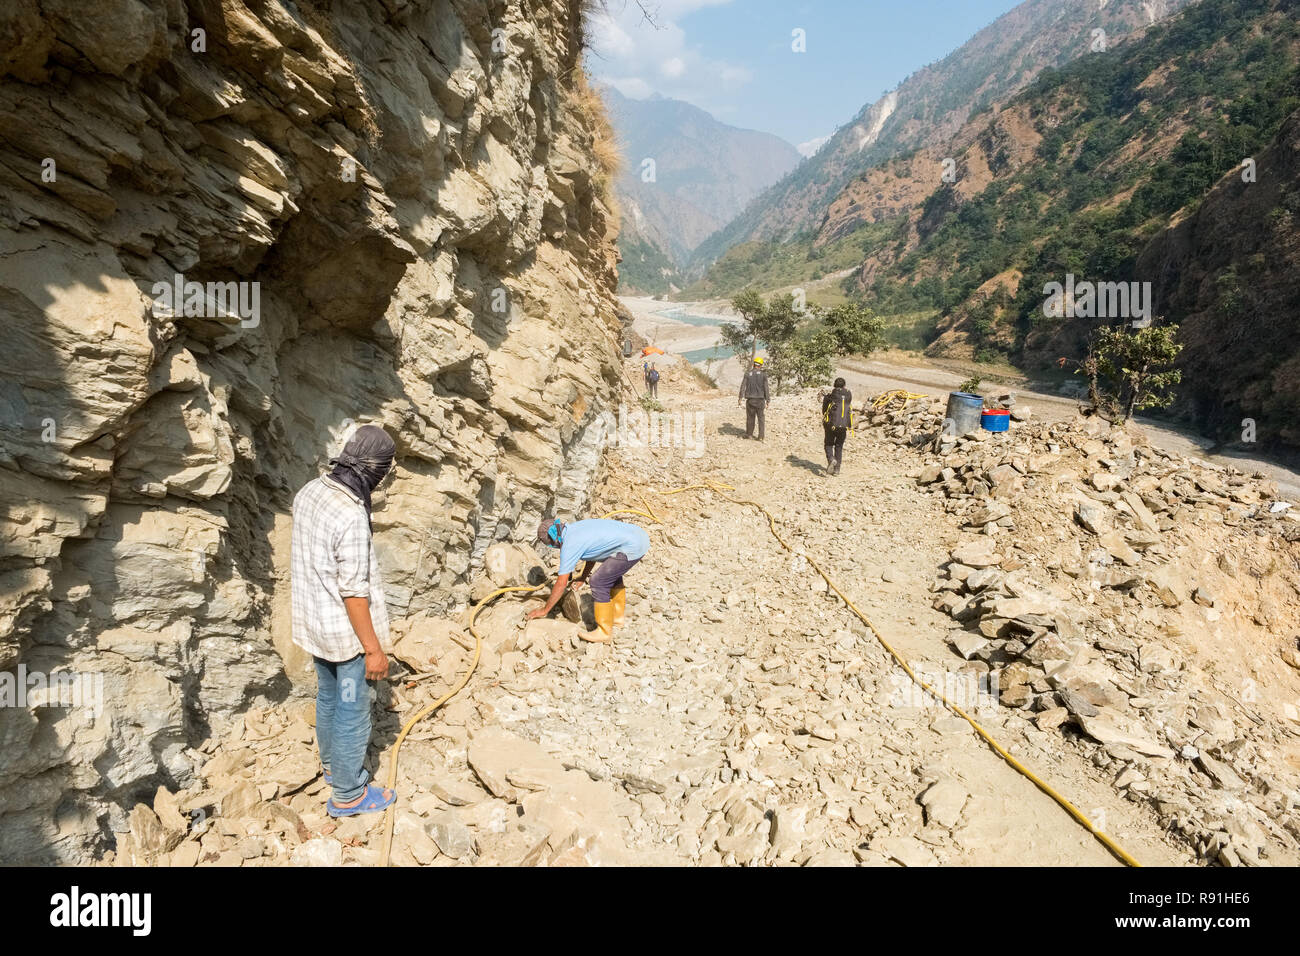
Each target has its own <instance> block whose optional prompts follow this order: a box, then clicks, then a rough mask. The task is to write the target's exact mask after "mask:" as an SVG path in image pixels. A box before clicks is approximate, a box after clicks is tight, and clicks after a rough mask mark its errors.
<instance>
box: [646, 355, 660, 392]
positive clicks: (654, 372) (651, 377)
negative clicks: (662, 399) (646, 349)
mask: <svg viewBox="0 0 1300 956" xmlns="http://www.w3.org/2000/svg"><path fill="white" fill-rule="evenodd" d="M645 384H646V388H648V389H650V397H651V398H658V397H659V369H657V368H655V365H654V362H651V363H650V371H648V372H646V373H645Z"/></svg>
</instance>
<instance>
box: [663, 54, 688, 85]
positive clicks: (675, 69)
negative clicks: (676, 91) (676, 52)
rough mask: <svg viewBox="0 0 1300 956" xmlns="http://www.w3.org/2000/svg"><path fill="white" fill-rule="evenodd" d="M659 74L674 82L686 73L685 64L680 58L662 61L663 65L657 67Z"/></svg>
mask: <svg viewBox="0 0 1300 956" xmlns="http://www.w3.org/2000/svg"><path fill="white" fill-rule="evenodd" d="M659 72H660V73H662V74H663V75H664V76H666V77H668V78H669V79H670V80H675V79H677V78H678V77H679V76H681V75H682V74H683V73H685V72H686V62H685V61H684V60H683V59H682V58H681V57H680V56H675V57H673V58H672V59H669V60H664V62H663V64H662V65H661V66H660V67H659Z"/></svg>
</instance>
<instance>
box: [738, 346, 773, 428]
mask: <svg viewBox="0 0 1300 956" xmlns="http://www.w3.org/2000/svg"><path fill="white" fill-rule="evenodd" d="M742 401H743V402H744V403H745V437H746V438H753V437H754V424H755V423H757V424H758V440H759V441H762V440H763V429H764V422H763V419H764V417H765V415H764V413H765V412H766V410H767V406H768V405H770V404H771V402H772V396H771V393H770V392H769V391H768V388H767V372H766V371H765V370H764V368H763V357H762V356H761V355H760V356H757V357H755V359H754V364H753V367H752V368H750V370H749V371H748V372H746V373H745V377H744V378H742V379H741V380H740V398H739V399H738V400H737V401H736V404H737V405H739V404H740V403H741V402H742Z"/></svg>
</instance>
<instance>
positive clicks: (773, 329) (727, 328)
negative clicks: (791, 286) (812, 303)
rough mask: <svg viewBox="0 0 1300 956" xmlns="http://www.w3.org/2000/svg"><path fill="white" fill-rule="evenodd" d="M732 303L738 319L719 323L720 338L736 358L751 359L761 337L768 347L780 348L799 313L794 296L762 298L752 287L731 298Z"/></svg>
mask: <svg viewBox="0 0 1300 956" xmlns="http://www.w3.org/2000/svg"><path fill="white" fill-rule="evenodd" d="M731 307H732V308H733V309H735V310H736V311H737V312H738V313H740V319H741V320H740V321H739V322H724V323H723V324H722V341H723V342H725V343H726V345H727V347H728V348H730V349H731V350H732V351H733V352H735V353H736V355H737V356H738V357H739V358H742V359H743V358H745V357H746V356H748V357H749V361H751V362H752V361H753V360H754V356H755V355H757V354H758V343H759V342H760V341H761V342H763V343H764V344H766V345H767V347H768V349H769V350H771V349H774V348H779V347H780V346H782V345H784V344H785V343H787V342H789V341H790V340H791V339H793V338H794V334H795V331H796V329H797V328H798V327H799V313H798V312H796V311H795V308H794V296H792V295H790V294H789V293H786V294H785V295H778V296H773V297H772V298H771V299H770V300H768V301H766V302H764V301H763V297H762V296H761V295H759V294H758V293H757V292H755V291H754V290H753V289H746V290H745V291H744V292H741V293H740V294H738V295H737V296H736V297H735V298H733V299H732V300H731Z"/></svg>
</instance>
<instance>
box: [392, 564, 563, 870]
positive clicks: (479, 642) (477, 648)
mask: <svg viewBox="0 0 1300 956" xmlns="http://www.w3.org/2000/svg"><path fill="white" fill-rule="evenodd" d="M540 587H541V585H540V584H538V585H535V586H533V587H528V586H520V587H511V588H497V589H496V590H495V591H493V592H492V593H491V594H489V595H488V596H487V597H485V598H484V599H483V600H481V601H479V602H478V603H477V604H475V605H474V612H473V613H472V614H470V616H469V632H470V633H471V634H473V635H474V659H473V660H471V661H470V662H469V667H468V668H467V669H466V670H465V674H464V676H463V677H461V679H460V680H459V681H458V682H457V684H456V686H455V687H453V688H452V689H451V690H449V691H447V693H445V694H443V695H442V696H441V697H439V698H438V699H437V700H435V701H434V702H433V703H432V704H430V705H429V706H427V707H425V708H424V709H423V710H421V711H419V712H417V713H416V714H415V715H414V716H412V717H411V719H410V720H408V721H407V722H406V723H405V724H404V725H403V726H402V732H401V733H400V734H398V735H397V739H396V740H395V741H393V757H392V760H391V761H389V764H388V789H389V790H392V789H393V788H394V787H395V786H397V755H398V754H399V753H400V752H401V750H402V741H403V740H405V739H406V735H407V734H409V733H410V732H411V728H412V727H414V726H415V725H416V724H418V723H419V722H420V721H422V720H423V719H424V718H425V717H427V716H429V715H430V714H432V713H433V712H434V711H435V710H437V709H438V708H439V707H441V706H442V705H443V704H445V703H447V701H449V700H451V699H452V698H453V697H455V696H456V695H457V694H459V693H460V692H461V689H462V688H464V686H465V685H466V684H468V683H469V679H470V677H471V676H473V674H474V669H475V668H476V667H478V659H479V657H480V656H482V653H483V638H482V637H481V636H480V635H479V632H478V631H477V630H475V628H474V620H475V619H476V618H477V617H478V612H479V611H481V610H483V608H484V606H485V605H486V604H487V603H488V602H489V601H492V600H495V599H496V598H498V597H500V596H501V595H502V594H508V593H510V592H511V591H536V590H537V589H538V588H540ZM396 809H397V801H396V800H394V801H393V802H392V803H391V804H389V806H388V809H387V810H385V811H384V815H385V816H386V817H387V819H386V820H385V821H384V852H383V856H382V857H381V858H380V862H379V865H380V866H388V858H389V856H390V855H391V854H392V852H393V820H394V810H396Z"/></svg>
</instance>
